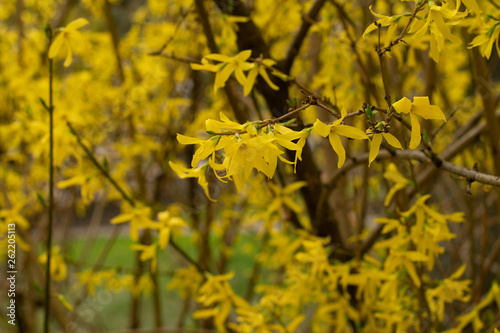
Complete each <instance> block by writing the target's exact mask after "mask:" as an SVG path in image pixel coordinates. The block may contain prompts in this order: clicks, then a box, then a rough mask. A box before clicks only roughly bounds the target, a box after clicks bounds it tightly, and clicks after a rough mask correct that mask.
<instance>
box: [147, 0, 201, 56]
mask: <svg viewBox="0 0 500 333" xmlns="http://www.w3.org/2000/svg"><path fill="white" fill-rule="evenodd" d="M181 9H182V8H181ZM193 9H194V3H192V4H191V6H190V7H189V9H188V10H187V12H185V13H182V11H181V13H180V18H179V20H178V21H177V23H176V24H175V28H174V32H173V33H172V35H170V37H169V38H168V40H167V41H166V42H165V44H163V46H162V47H161V48H160V49H159V50H157V51H153V52H150V53H149V55H162V53H163V51H165V49H166V48H167V46H168V45H169V44H170V43H171V42H172V41H173V40H174V38H175V36H176V35H177V32H178V31H179V28H180V26H181V25H182V23H183V22H184V20H185V19H186V18H187V17H188V15H189V14H190V13H191V11H192V10H193Z"/></svg>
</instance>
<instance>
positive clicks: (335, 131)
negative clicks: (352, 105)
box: [313, 107, 368, 168]
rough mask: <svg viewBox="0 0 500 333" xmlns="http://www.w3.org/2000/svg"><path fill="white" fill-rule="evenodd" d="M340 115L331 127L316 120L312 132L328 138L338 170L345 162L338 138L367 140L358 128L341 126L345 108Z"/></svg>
mask: <svg viewBox="0 0 500 333" xmlns="http://www.w3.org/2000/svg"><path fill="white" fill-rule="evenodd" d="M340 113H341V115H342V116H341V117H340V119H337V120H336V121H334V122H333V124H331V125H326V124H324V123H322V122H321V121H320V120H319V119H317V120H316V122H315V123H314V126H313V131H314V132H316V133H318V134H319V135H321V136H323V137H327V136H328V139H329V140H330V144H331V145H332V148H333V150H334V151H335V152H336V153H337V155H338V156H339V162H338V164H337V167H339V168H340V167H342V165H344V162H345V149H344V146H343V145H342V141H341V140H340V136H341V135H342V136H345V137H347V138H351V139H368V136H367V135H366V134H365V133H364V132H363V131H362V130H360V129H359V128H356V127H352V126H347V125H342V124H341V123H342V121H343V120H344V118H345V116H346V115H347V110H346V109H345V107H342V110H341V111H340Z"/></svg>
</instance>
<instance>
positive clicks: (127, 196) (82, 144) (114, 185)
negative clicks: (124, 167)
mask: <svg viewBox="0 0 500 333" xmlns="http://www.w3.org/2000/svg"><path fill="white" fill-rule="evenodd" d="M66 124H67V125H68V128H69V129H70V131H71V134H73V135H74V136H75V138H76V140H77V142H78V144H79V145H80V147H82V149H83V150H84V151H85V153H86V154H87V157H88V158H89V159H90V160H91V161H92V163H93V164H94V165H95V166H96V167H97V168H98V169H99V171H101V173H102V175H103V176H104V177H106V178H107V179H108V180H109V182H110V183H111V185H113V187H114V188H115V189H116V190H117V191H118V192H120V194H121V196H122V198H123V199H124V200H125V201H127V202H128V203H129V204H130V205H131V206H132V207H136V203H135V201H134V200H133V199H132V198H131V197H130V196H129V195H128V194H127V193H125V191H124V190H123V189H122V188H121V186H120V185H118V183H117V182H116V181H115V180H114V179H113V178H112V177H111V175H110V174H109V173H108V172H107V171H106V169H105V168H104V167H103V166H102V165H101V164H100V163H99V162H98V161H97V159H96V158H95V156H94V154H92V152H91V151H90V150H89V148H88V147H87V146H86V145H85V144H84V143H83V142H82V140H81V138H80V136H79V135H78V133H77V132H76V131H75V129H74V128H73V126H72V125H71V123H70V122H69V121H67V122H66ZM169 244H170V245H172V247H173V248H174V249H175V250H176V251H177V253H179V254H180V255H181V256H182V257H184V259H186V260H187V261H188V262H189V263H190V264H192V265H193V266H194V267H196V269H197V270H198V271H199V272H200V273H201V274H202V275H203V276H205V273H208V272H207V271H205V270H203V269H202V268H201V267H200V265H198V263H197V262H196V261H195V260H194V259H193V258H191V257H190V256H189V255H188V254H187V253H186V252H185V251H184V250H183V249H182V248H180V247H179V246H178V245H177V244H176V243H175V242H174V240H173V239H171V240H170V243H169Z"/></svg>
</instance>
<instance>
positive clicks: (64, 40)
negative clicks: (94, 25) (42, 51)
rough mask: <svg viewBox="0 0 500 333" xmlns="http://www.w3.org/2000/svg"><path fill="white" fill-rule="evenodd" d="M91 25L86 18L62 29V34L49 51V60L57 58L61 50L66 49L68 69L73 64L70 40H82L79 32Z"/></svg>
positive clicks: (65, 65)
mask: <svg viewBox="0 0 500 333" xmlns="http://www.w3.org/2000/svg"><path fill="white" fill-rule="evenodd" d="M87 24H89V21H87V20H86V19H84V18H79V19H76V20H74V21H72V22H70V23H69V24H68V25H67V26H66V28H62V31H61V33H60V34H59V35H58V36H57V37H56V38H55V39H54V42H53V43H52V45H51V46H50V49H49V58H51V59H52V58H55V57H56V56H57V55H58V54H59V53H60V52H61V50H62V49H63V48H64V47H65V48H66V60H65V61H64V67H68V66H69V65H71V63H72V62H73V52H72V50H71V45H70V40H71V39H75V38H82V36H81V33H80V32H79V31H78V29H80V28H81V27H83V26H85V25H87Z"/></svg>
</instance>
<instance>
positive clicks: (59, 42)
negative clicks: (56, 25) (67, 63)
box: [49, 32, 64, 59]
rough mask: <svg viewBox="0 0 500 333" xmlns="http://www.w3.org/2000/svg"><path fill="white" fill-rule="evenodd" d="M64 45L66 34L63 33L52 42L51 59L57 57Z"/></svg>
mask: <svg viewBox="0 0 500 333" xmlns="http://www.w3.org/2000/svg"><path fill="white" fill-rule="evenodd" d="M63 44H64V32H61V33H60V34H59V35H57V37H56V38H55V39H54V41H53V42H52V45H50V49H49V58H51V59H52V58H54V57H56V56H57V55H58V54H59V52H61V49H62V46H63Z"/></svg>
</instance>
